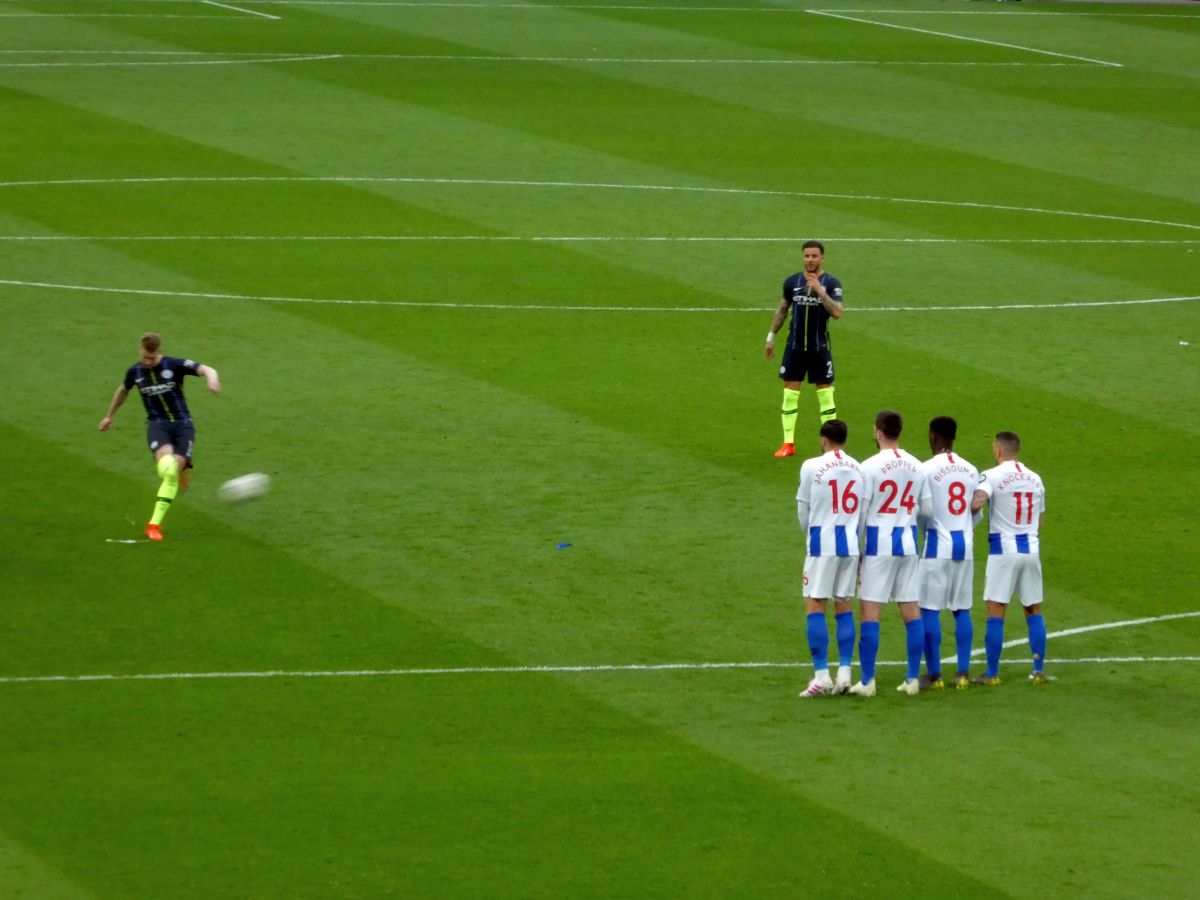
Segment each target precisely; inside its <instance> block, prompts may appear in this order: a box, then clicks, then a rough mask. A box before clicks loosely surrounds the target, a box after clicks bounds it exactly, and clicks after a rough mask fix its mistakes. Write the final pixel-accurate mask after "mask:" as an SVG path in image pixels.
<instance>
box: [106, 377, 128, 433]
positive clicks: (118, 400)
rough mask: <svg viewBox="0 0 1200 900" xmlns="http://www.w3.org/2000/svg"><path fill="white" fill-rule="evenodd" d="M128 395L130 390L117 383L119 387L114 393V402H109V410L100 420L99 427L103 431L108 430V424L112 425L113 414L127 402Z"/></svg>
mask: <svg viewBox="0 0 1200 900" xmlns="http://www.w3.org/2000/svg"><path fill="white" fill-rule="evenodd" d="M128 396H129V391H127V390H125V385H123V384H119V385H117V389H116V391H115V392H114V393H113V398H112V402H111V403H109V404H108V412H106V413H105V414H104V418H103V419H101V420H100V425H99V428H100V430H101V431H108V426H110V425H112V420H113V416H115V415H116V414H117V410H118V409H120V408H121V404H122V403H124V402H125V398H126V397H128Z"/></svg>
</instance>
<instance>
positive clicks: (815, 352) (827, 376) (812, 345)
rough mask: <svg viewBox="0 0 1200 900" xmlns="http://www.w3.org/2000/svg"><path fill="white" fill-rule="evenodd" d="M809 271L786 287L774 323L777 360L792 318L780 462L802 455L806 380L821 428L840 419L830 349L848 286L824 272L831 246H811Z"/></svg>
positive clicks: (771, 336) (770, 336) (784, 363)
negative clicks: (832, 323)
mask: <svg viewBox="0 0 1200 900" xmlns="http://www.w3.org/2000/svg"><path fill="white" fill-rule="evenodd" d="M802 249H803V252H804V271H803V272H797V273H796V274H795V275H792V276H791V277H789V278H788V279H787V280H786V281H784V283H783V299H782V300H780V302H779V308H778V309H777V310H775V316H774V318H772V319H771V330H770V331H768V332H767V343H766V348H765V352H766V355H767V359H774V358H775V335H776V334H777V333H778V332H779V329H780V328H782V327H783V323H784V321H786V319H787V317H788V312H789V311H790V312H791V314H792V322H791V326H790V328H789V329H788V337H787V346H786V348H785V349H784V351H783V359H782V360H781V364H780V366H779V377H780V378H781V379H783V446H781V447H780V448H779V449H778V450H776V451H775V455H776V456H777V457H780V458H783V457H787V456H794V455H795V453H796V418H797V416H798V415H799V403H800V383H801V382H802V381H804V380H805V379H806V378H807V379H808V381H809V383H810V384H812V385H813V386H815V387H816V389H817V403H818V408H819V409H820V416H821V422H823V423H824V422H828V421H830V420H832V419H834V418H836V417H837V409H836V408H835V406H834V402H833V348H832V347H831V345H830V343H829V320H830V319H840V318H841V317H842V311H843V306H842V283H841V282H840V281H838V280H837V279H836V278H834V277H833V276H832V275H830V274H829V273H828V272H826V271H825V269H824V261H825V245H824V244H822V243H821V242H820V241H805V243H804V247H803V248H802Z"/></svg>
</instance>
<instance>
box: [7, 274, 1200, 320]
mask: <svg viewBox="0 0 1200 900" xmlns="http://www.w3.org/2000/svg"><path fill="white" fill-rule="evenodd" d="M0 284H7V285H11V286H13V287H29V288H50V289H54V290H63V291H79V292H84V293H92V294H132V295H135V296H142V297H191V298H195V299H200V300H237V301H243V302H245V301H252V302H262V303H311V304H318V305H332V306H393V307H401V308H409V309H488V310H508V311H511V310H526V311H541V312H620V313H754V314H755V315H761V314H762V310H761V309H757V308H754V307H746V306H559V305H554V304H547V303H458V302H455V301H449V300H375V299H343V298H320V297H271V296H259V295H254V294H221V293H213V292H209V291H161V290H152V289H150V288H121V287H97V286H95V285H82V284H61V283H57V282H48V281H19V280H16V279H10V278H0ZM1193 300H1200V295H1196V296H1194V297H1153V298H1150V299H1146V300H1095V301H1088V300H1082V301H1075V302H1068V303H1009V304H996V305H993V306H876V307H856V308H855V311H856V312H862V313H881V312H882V313H889V312H981V311H1000V310H1003V311H1008V310H1034V309H1036V310H1046V309H1082V308H1089V307H1103V306H1144V305H1147V304H1159V303H1185V302H1189V301H1193Z"/></svg>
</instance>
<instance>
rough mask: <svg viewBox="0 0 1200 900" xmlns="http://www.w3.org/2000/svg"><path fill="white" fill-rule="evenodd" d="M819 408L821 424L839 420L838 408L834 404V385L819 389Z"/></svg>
mask: <svg viewBox="0 0 1200 900" xmlns="http://www.w3.org/2000/svg"><path fill="white" fill-rule="evenodd" d="M817 408H818V409H820V411H821V424H822V425H824V424H825V423H826V422H828V421H829V420H830V419H836V418H837V407H836V406H835V405H834V403H833V385H830V386H829V387H826V388H817Z"/></svg>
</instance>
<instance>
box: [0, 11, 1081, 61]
mask: <svg viewBox="0 0 1200 900" xmlns="http://www.w3.org/2000/svg"><path fill="white" fill-rule="evenodd" d="M0 18H3V15H2V14H0ZM207 18H217V17H215V16H209V17H207ZM221 18H234V17H233V16H228V17H226V16H222V17H221ZM142 52H145V53H159V54H161V53H164V52H178V53H180V54H181V55H182V54H183V53H185V52H186V53H187V55H191V56H195V55H197V54H198V53H199V52H200V51H150V50H148V51H140V50H0V53H40V54H50V53H64V54H65V53H111V54H136V53H142ZM211 55H220V56H238V55H247V56H248V55H256V56H269V55H277V56H282V55H287V54H278V53H277V54H268V53H259V54H250V53H245V52H243V53H234V52H228V53H225V52H221V51H211ZM291 56H295V54H291ZM314 58H321V59H393V60H400V61H411V62H486V63H572V64H576V63H577V64H581V65H583V64H586V65H610V64H617V65H622V64H626V63H629V64H636V65H698V66H699V65H733V66H738V65H745V66H951V67H989V68H996V67H1001V68H1055V67H1057V68H1072V69H1082V68H1091V67H1093V65H1092V64H1090V63H1049V62H1037V63H1033V62H971V61H946V60H940V61H924V60H902V59H892V60H888V59H741V58H727V57H706V58H695V59H687V58H670V57H628V56H499V55H496V54H475V55H473V54H465V53H329V54H323V55H321V56H320V57H314Z"/></svg>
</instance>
